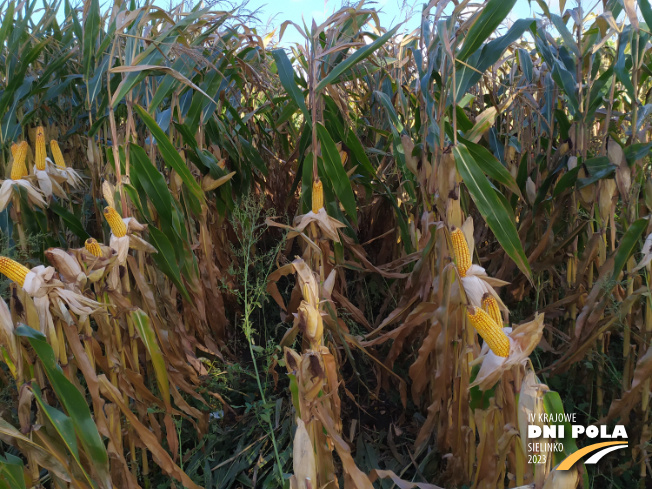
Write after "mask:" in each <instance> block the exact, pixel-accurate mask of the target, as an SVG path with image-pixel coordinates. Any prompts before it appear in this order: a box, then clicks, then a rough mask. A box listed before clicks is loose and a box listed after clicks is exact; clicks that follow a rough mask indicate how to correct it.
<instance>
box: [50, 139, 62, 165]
mask: <svg viewBox="0 0 652 489" xmlns="http://www.w3.org/2000/svg"><path fill="white" fill-rule="evenodd" d="M50 151H51V152H52V157H53V158H54V162H55V163H56V164H57V166H58V167H59V168H65V167H66V162H65V161H64V159H63V153H62V152H61V148H59V143H58V142H57V140H56V139H53V140H52V141H50Z"/></svg>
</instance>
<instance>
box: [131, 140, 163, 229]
mask: <svg viewBox="0 0 652 489" xmlns="http://www.w3.org/2000/svg"><path fill="white" fill-rule="evenodd" d="M130 149H131V155H132V167H131V171H132V172H135V173H136V176H135V177H136V178H137V180H138V183H139V184H140V185H142V187H143V189H144V190H145V193H146V194H147V196H148V198H149V199H150V200H151V201H152V204H154V207H155V208H156V212H158V215H159V218H160V219H161V220H162V221H163V223H164V224H165V225H167V226H172V196H171V195H170V190H169V188H168V186H167V183H166V182H165V178H164V177H163V175H161V172H159V171H158V170H157V169H156V166H154V163H152V162H151V161H150V159H149V157H148V156H147V153H146V152H145V150H144V149H143V148H141V147H140V146H138V145H136V144H131V147H130Z"/></svg>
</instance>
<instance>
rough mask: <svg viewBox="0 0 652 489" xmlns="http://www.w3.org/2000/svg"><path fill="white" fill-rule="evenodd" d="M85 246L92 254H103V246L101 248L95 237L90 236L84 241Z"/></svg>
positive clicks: (98, 255)
mask: <svg viewBox="0 0 652 489" xmlns="http://www.w3.org/2000/svg"><path fill="white" fill-rule="evenodd" d="M123 224H124V223H123ZM84 247H85V248H86V251H88V252H89V253H90V254H91V255H93V256H97V257H100V256H102V248H100V244H99V243H98V242H97V240H96V239H95V238H88V239H87V240H86V242H85V243H84Z"/></svg>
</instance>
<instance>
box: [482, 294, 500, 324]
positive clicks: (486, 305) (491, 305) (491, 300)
mask: <svg viewBox="0 0 652 489" xmlns="http://www.w3.org/2000/svg"><path fill="white" fill-rule="evenodd" d="M482 309H484V310H485V311H487V313H488V314H489V316H491V319H493V320H494V321H496V324H497V325H498V326H502V325H503V316H502V315H501V314H500V309H499V308H498V301H497V300H496V298H495V297H494V296H493V295H491V294H490V293H488V292H486V293H485V294H484V295H483V296H482Z"/></svg>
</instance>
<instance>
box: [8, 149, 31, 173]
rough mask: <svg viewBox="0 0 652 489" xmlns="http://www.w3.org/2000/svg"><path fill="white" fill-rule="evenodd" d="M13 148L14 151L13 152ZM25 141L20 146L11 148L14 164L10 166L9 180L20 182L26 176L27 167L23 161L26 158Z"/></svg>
mask: <svg viewBox="0 0 652 489" xmlns="http://www.w3.org/2000/svg"><path fill="white" fill-rule="evenodd" d="M14 147H15V151H14ZM27 148H28V144H27V141H23V142H22V143H20V144H14V145H12V147H11V152H12V153H13V155H14V163H13V165H12V166H11V179H12V180H20V179H21V178H23V177H26V176H27V166H25V159H26V157H27Z"/></svg>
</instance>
